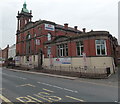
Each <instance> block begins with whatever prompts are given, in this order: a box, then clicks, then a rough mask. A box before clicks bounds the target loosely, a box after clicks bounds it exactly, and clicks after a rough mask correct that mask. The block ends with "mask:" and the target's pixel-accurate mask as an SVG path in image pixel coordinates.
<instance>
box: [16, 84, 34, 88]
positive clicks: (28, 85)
mask: <svg viewBox="0 0 120 104" xmlns="http://www.w3.org/2000/svg"><path fill="white" fill-rule="evenodd" d="M24 86H30V87H36V86H35V85H32V84H23V85H19V86H16V87H24Z"/></svg>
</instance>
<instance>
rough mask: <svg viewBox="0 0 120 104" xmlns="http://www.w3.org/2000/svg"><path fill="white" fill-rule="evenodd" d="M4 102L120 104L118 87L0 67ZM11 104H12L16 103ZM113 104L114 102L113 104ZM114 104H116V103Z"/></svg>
mask: <svg viewBox="0 0 120 104" xmlns="http://www.w3.org/2000/svg"><path fill="white" fill-rule="evenodd" d="M0 76H2V88H0V91H2V94H0V96H1V97H0V98H1V99H2V101H3V102H12V103H13V104H14V103H15V102H20V104H22V103H24V102H32V103H35V104H36V103H37V102H49V103H51V102H116V101H118V87H117V86H112V85H107V84H98V83H96V84H95V83H92V82H85V81H80V80H78V79H77V80H70V79H63V78H56V77H50V76H45V75H38V74H30V73H23V72H16V71H11V70H9V69H1V68H0ZM12 103H11V104H12ZM109 104H110V103H109ZM112 104H113V103H112Z"/></svg>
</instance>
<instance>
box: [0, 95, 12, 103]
mask: <svg viewBox="0 0 120 104" xmlns="http://www.w3.org/2000/svg"><path fill="white" fill-rule="evenodd" d="M0 99H2V100H3V101H4V102H6V103H8V104H13V103H12V102H11V101H10V100H9V99H7V98H6V97H4V96H2V95H1V94H0Z"/></svg>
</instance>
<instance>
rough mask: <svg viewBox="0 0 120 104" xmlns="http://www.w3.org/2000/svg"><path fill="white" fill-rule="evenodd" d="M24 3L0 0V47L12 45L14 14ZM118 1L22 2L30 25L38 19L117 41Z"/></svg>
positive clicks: (49, 0) (14, 24)
mask: <svg viewBox="0 0 120 104" xmlns="http://www.w3.org/2000/svg"><path fill="white" fill-rule="evenodd" d="M24 1H25V0H0V16H1V18H0V36H1V37H0V47H2V48H5V47H6V46H7V44H9V45H10V46H11V45H12V44H14V43H15V42H16V37H15V36H16V35H15V34H16V28H17V19H16V16H17V12H18V11H21V9H22V7H23V3H24ZM118 1H119V0H26V3H27V9H28V10H32V15H33V19H32V20H33V21H37V20H39V19H42V20H48V21H53V22H55V23H57V24H62V25H63V24H64V23H68V24H69V26H71V27H74V26H78V29H80V30H82V28H86V30H87V31H90V30H91V29H93V30H106V31H109V32H110V34H112V35H113V36H115V37H116V38H118Z"/></svg>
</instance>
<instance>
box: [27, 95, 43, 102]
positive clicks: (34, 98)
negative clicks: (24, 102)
mask: <svg viewBox="0 0 120 104" xmlns="http://www.w3.org/2000/svg"><path fill="white" fill-rule="evenodd" d="M27 97H29V98H31V99H33V100H35V101H38V102H42V101H41V100H38V99H36V98H34V97H32V96H29V95H27Z"/></svg>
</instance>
